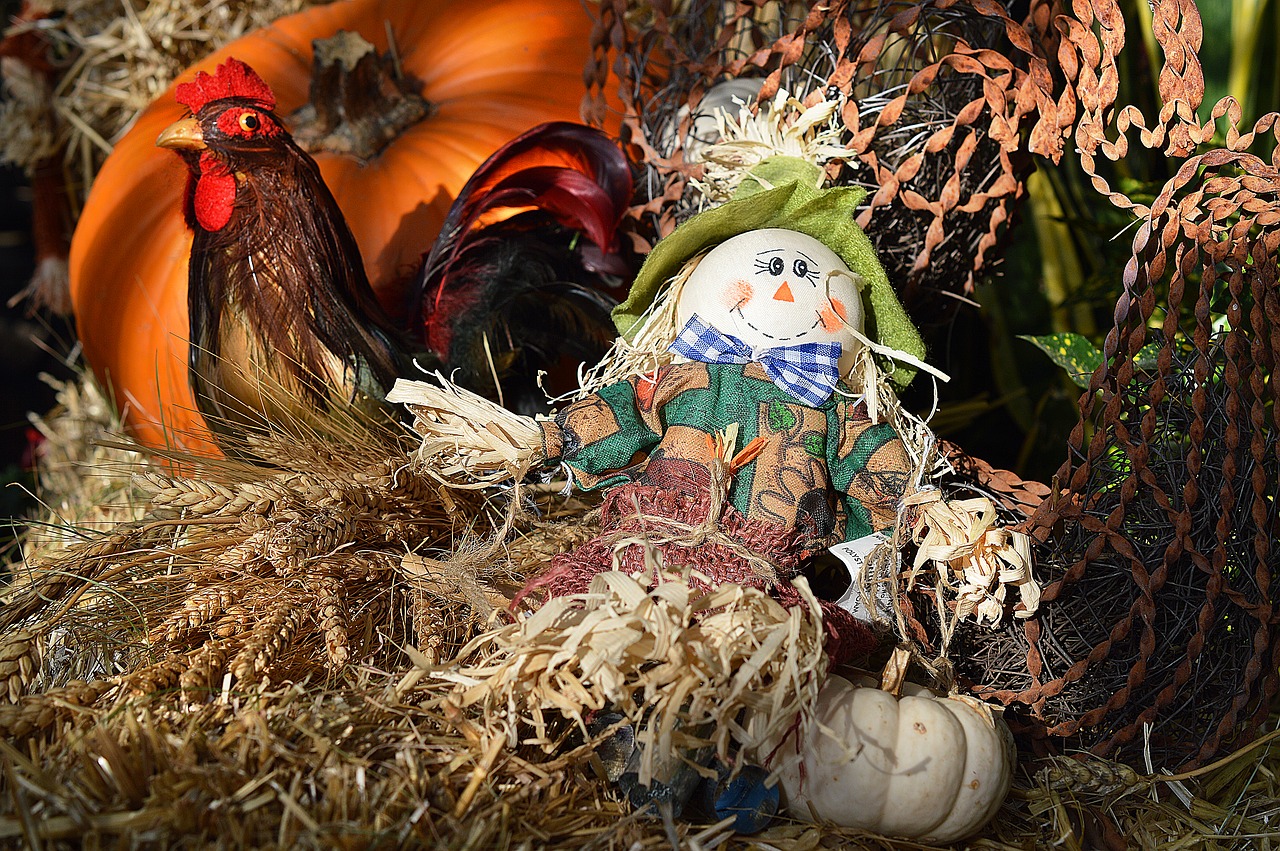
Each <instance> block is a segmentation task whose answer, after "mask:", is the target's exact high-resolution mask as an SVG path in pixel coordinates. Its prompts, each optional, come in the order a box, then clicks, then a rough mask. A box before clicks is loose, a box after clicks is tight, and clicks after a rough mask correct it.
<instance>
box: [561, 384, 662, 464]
mask: <svg viewBox="0 0 1280 851" xmlns="http://www.w3.org/2000/svg"><path fill="white" fill-rule="evenodd" d="M636 380H637V379H631V380H628V381H620V382H618V383H617V384H611V385H609V386H608V387H605V388H604V389H602V390H600V392H598V393H594V394H592V395H590V396H588V397H586V398H585V399H580V400H579V401H577V402H574V403H573V404H572V405H570V406H569V407H567V408H565V409H564V410H563V411H561V412H560V413H558V414H556V416H555V419H553V420H547V421H544V422H542V423H541V426H542V449H543V455H544V457H545V458H546V463H547V464H557V463H563V464H565V465H566V466H568V467H569V468H570V469H571V470H573V472H574V473H575V474H576V476H577V479H578V484H579V485H581V486H582V487H584V488H587V489H591V488H595V487H598V486H599V485H601V484H602V483H604V482H603V478H602V476H603V474H606V473H609V472H612V471H615V470H620V469H622V468H624V467H626V466H628V465H630V464H631V463H632V461H633V459H634V458H635V456H636V455H637V454H639V453H644V452H648V451H649V450H650V449H652V448H653V447H654V446H656V445H657V443H658V440H659V439H660V437H661V435H659V434H658V432H657V431H656V430H655V429H654V428H652V427H650V425H649V424H648V423H646V422H645V418H644V416H643V415H642V414H641V411H640V409H639V406H638V404H637V399H636V387H635V381H636ZM655 425H656V423H655Z"/></svg>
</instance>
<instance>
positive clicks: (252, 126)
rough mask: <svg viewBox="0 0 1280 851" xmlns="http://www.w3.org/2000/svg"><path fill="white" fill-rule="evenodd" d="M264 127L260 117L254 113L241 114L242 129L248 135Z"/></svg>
mask: <svg viewBox="0 0 1280 851" xmlns="http://www.w3.org/2000/svg"><path fill="white" fill-rule="evenodd" d="M261 126H262V122H261V121H259V120H258V116H256V115H254V114H253V113H252V112H243V113H241V114H240V129H241V130H243V131H245V132H246V133H252V132H253V131H255V130H257V129H258V128H259V127H261Z"/></svg>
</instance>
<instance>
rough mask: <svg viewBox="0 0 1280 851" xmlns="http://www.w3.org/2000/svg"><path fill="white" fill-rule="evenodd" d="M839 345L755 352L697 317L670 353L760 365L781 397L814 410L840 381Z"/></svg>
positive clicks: (813, 344)
mask: <svg viewBox="0 0 1280 851" xmlns="http://www.w3.org/2000/svg"><path fill="white" fill-rule="evenodd" d="M840 348H841V347H840V344H839V343H801V344H800V345H798V346H778V347H777V348H775V349H758V348H755V347H753V346H751V345H750V344H748V343H745V342H743V341H742V340H739V339H738V338H737V337H733V336H730V335H729V334H725V333H724V332H722V331H717V330H716V329H715V328H712V327H711V326H710V325H708V324H706V323H705V322H703V321H702V320H701V319H700V318H699V317H698V315H697V314H694V315H693V316H691V317H689V321H688V322H686V323H685V326H684V328H682V329H681V330H680V334H679V336H677V337H676V341H675V342H674V343H672V344H671V351H673V352H675V353H676V354H678V355H680V356H682V357H686V358H688V359H689V360H696V361H701V362H702V363H753V362H754V363H759V364H760V365H761V366H763V367H764V371H765V372H766V373H767V374H768V376H769V378H771V379H772V380H773V383H774V384H776V385H778V389H780V390H782V391H783V392H784V393H789V394H790V395H792V396H794V397H795V398H796V399H799V400H800V401H801V402H803V403H805V404H806V405H809V406H810V407H813V408H816V407H818V406H819V405H821V404H822V403H823V402H825V401H827V400H828V399H830V398H831V394H832V393H833V392H835V389H836V382H838V381H839V380H840V366H839V361H840Z"/></svg>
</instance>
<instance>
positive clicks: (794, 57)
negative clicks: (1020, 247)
mask: <svg viewBox="0 0 1280 851" xmlns="http://www.w3.org/2000/svg"><path fill="white" fill-rule="evenodd" d="M1035 5H1036V6H1037V8H1039V7H1040V6H1046V8H1048V7H1047V5H1046V4H1045V3H1044V2H1043V0H1040V2H1038V3H1037V4H1035ZM672 6H674V7H677V8H678V9H679V12H678V13H675V12H668V11H667V6H666V5H665V4H648V3H638V2H626V0H608V2H606V3H604V4H603V8H602V9H601V13H600V23H599V26H598V27H597V32H596V33H595V35H594V37H593V49H594V55H593V60H592V63H591V65H590V67H589V68H588V71H587V80H588V86H589V89H590V92H591V94H590V104H591V110H592V112H591V114H592V115H603V114H604V113H605V109H606V104H607V103H608V102H609V101H610V100H611V99H612V98H613V97H614V92H613V91H612V89H611V88H610V87H611V85H612V84H613V83H615V82H617V83H618V84H619V85H620V87H619V90H618V91H617V95H618V97H619V99H620V100H621V110H622V116H621V121H622V126H623V135H624V138H625V140H626V142H627V143H628V144H629V145H631V146H633V147H632V150H633V153H634V154H635V155H636V156H637V158H638V159H639V160H640V161H643V162H644V163H645V164H646V165H647V166H648V167H650V168H652V169H654V170H656V172H657V174H658V175H659V178H658V180H659V181H660V183H661V185H660V186H655V187H653V188H652V190H651V191H650V193H649V195H648V200H646V201H643V202H642V203H641V204H638V205H637V207H636V208H634V209H633V210H632V211H631V217H632V219H634V220H643V219H645V218H646V217H650V216H651V217H654V218H655V219H656V220H657V225H656V228H655V229H654V232H653V233H652V234H651V235H640V234H638V235H637V240H638V241H641V242H647V241H650V240H652V239H653V238H660V237H661V236H664V235H665V234H666V233H668V232H670V230H671V229H672V228H674V226H675V225H676V223H677V212H679V211H676V210H674V209H673V205H672V203H671V202H672V201H673V200H674V199H678V198H681V197H682V196H684V194H685V186H686V184H687V182H688V181H689V180H690V179H691V178H696V177H697V176H699V175H700V173H701V166H700V165H698V164H691V163H686V162H685V160H684V152H683V150H682V149H681V147H680V145H679V144H677V145H676V146H675V147H674V148H673V149H671V150H669V151H667V150H665V149H664V150H659V147H661V145H660V143H661V142H662V141H663V139H662V138H660V136H661V133H659V132H658V131H657V130H656V129H655V128H654V127H653V126H649V124H648V123H647V122H648V118H649V116H650V110H651V108H652V103H651V102H652V99H653V98H654V97H655V95H656V94H657V93H658V91H659V89H660V88H661V86H662V85H663V82H662V80H661V79H660V75H661V72H662V70H663V69H667V70H669V73H670V74H671V75H676V74H677V73H678V74H680V75H683V76H681V79H682V80H688V81H689V82H688V83H687V86H688V88H687V92H685V93H684V95H685V96H686V97H687V105H688V106H689V107H695V108H696V106H697V104H698V102H699V101H700V100H701V98H702V96H703V94H704V93H705V91H706V90H707V88H709V86H710V85H711V84H712V83H714V82H715V81H717V80H719V79H722V78H724V77H738V76H742V75H750V76H757V75H762V79H763V87H762V89H761V93H760V97H761V99H762V100H763V99H767V98H770V97H772V95H773V94H774V93H776V92H777V90H778V88H779V87H780V86H781V85H783V84H784V82H785V81H786V80H788V79H792V80H793V81H794V80H800V79H802V80H805V81H808V82H809V83H810V84H811V85H810V86H809V87H808V88H809V90H810V97H811V98H814V99H816V98H820V97H821V96H822V94H823V91H830V90H831V89H833V88H834V89H839V90H840V91H841V92H842V93H843V94H844V95H846V96H848V98H849V100H848V105H847V106H846V108H845V109H844V112H843V115H842V117H843V119H844V123H845V125H846V127H847V128H848V134H849V138H848V140H847V145H848V147H849V148H850V149H851V150H852V151H853V152H854V155H855V160H854V162H855V164H856V169H855V170H856V172H857V176H856V180H857V181H858V182H862V183H867V184H874V186H876V187H877V188H876V190H875V191H874V193H873V194H872V195H871V196H870V197H869V198H868V200H867V202H866V204H867V206H866V207H865V208H864V210H863V211H862V213H861V215H860V217H859V223H860V224H862V225H863V226H864V227H865V228H868V229H869V230H871V229H874V228H875V226H876V223H877V222H878V221H879V220H884V221H886V222H887V221H891V220H893V217H895V216H896V217H901V216H902V215H903V214H904V213H905V214H911V215H918V216H921V217H922V242H921V243H920V244H919V245H918V246H912V250H911V254H910V258H909V261H908V268H907V269H905V270H904V271H905V272H906V277H907V280H906V281H904V282H903V283H904V286H905V288H906V289H907V290H908V291H909V290H910V288H911V286H913V282H914V281H915V280H917V279H919V278H920V276H921V275H922V274H923V273H924V272H926V271H927V270H929V269H930V267H931V264H932V263H933V262H934V261H935V256H936V252H937V250H938V249H939V248H940V247H941V246H943V245H945V244H947V242H948V239H949V238H951V239H954V238H955V233H956V232H957V231H961V232H962V236H961V238H962V239H964V240H966V241H967V240H968V239H970V238H969V237H968V236H967V232H969V231H976V234H975V236H974V237H972V241H973V242H972V247H971V250H970V251H969V256H968V257H967V258H966V259H967V263H968V265H969V266H970V267H971V268H970V269H969V272H968V274H967V276H965V277H964V278H962V279H961V281H960V286H959V287H958V289H959V291H962V292H972V290H973V286H974V281H975V277H976V276H977V274H978V273H979V272H980V271H981V270H982V269H983V268H984V266H985V264H986V262H987V259H988V256H989V253H990V251H991V249H992V248H993V247H994V246H995V245H996V244H997V240H998V237H999V234H1000V232H1001V231H1002V229H1003V227H1004V225H1005V223H1006V221H1007V219H1008V216H1009V213H1010V210H1011V205H1012V204H1013V203H1014V202H1015V201H1016V200H1017V199H1018V198H1019V197H1021V195H1022V193H1023V177H1024V175H1025V171H1026V162H1025V159H1024V160H1022V161H1019V160H1018V159H1017V157H1018V155H1019V154H1020V153H1022V152H1024V151H1026V150H1028V149H1029V150H1031V151H1033V152H1036V153H1039V154H1042V155H1044V156H1047V157H1050V158H1051V159H1054V160H1057V159H1058V158H1059V157H1060V156H1061V154H1062V149H1063V143H1064V134H1065V132H1066V131H1067V129H1068V128H1069V127H1070V126H1071V122H1072V120H1073V118H1074V111H1072V113H1071V115H1070V116H1068V115H1067V114H1066V113H1065V112H1064V111H1063V109H1064V107H1063V106H1062V105H1060V104H1059V103H1058V101H1057V100H1056V99H1055V96H1054V83H1053V73H1052V69H1051V59H1050V57H1049V56H1048V55H1046V54H1045V53H1044V51H1043V50H1042V49H1041V44H1040V41H1041V40H1040V39H1039V38H1038V37H1036V36H1035V33H1036V30H1035V29H1034V27H1035V26H1039V25H1035V24H1025V25H1024V24H1020V23H1018V22H1016V21H1014V20H1013V19H1011V18H1010V17H1009V16H1008V14H1007V12H1006V10H1005V6H1004V5H1003V4H1001V3H999V2H995V0H926V2H901V0H878V2H877V0H861V2H855V0H835V1H834V2H831V3H823V4H818V3H804V4H796V3H785V2H784V3H778V2H774V3H772V4H770V3H766V2H762V0H761V1H758V2H744V3H733V2H724V3H722V2H718V0H717V2H711V0H701V2H699V0H687V2H683V3H673V4H672ZM770 6H774V7H778V8H779V9H781V10H782V12H781V14H784V15H785V14H788V13H792V14H794V21H795V23H794V25H793V26H790V27H789V28H788V29H787V31H786V32H784V33H780V34H778V33H774V34H772V35H766V31H765V30H764V29H763V28H762V25H761V24H760V23H759V21H758V20H757V17H759V16H761V15H762V14H763V13H762V10H763V9H765V8H766V7H770ZM797 6H799V7H800V9H799V11H793V7H797ZM708 16H714V17H715V18H716V21H715V26H714V28H713V29H712V30H710V31H703V30H702V29H699V27H705V26H706V24H705V21H704V22H703V23H702V24H699V23H696V22H697V21H701V20H703V19H704V18H707V17H708ZM1040 17H1041V18H1043V17H1044V15H1043V14H1041V15H1040ZM955 21H965V22H968V24H966V25H969V26H974V27H977V26H988V27H989V28H990V29H992V30H995V31H999V32H1001V33H1003V34H1004V36H1005V37H1006V38H1007V39H1008V41H1009V43H1010V45H1012V47H1011V49H1009V50H1006V51H1004V52H1002V51H999V50H995V49H991V48H990V47H988V46H984V45H981V44H971V43H970V42H968V41H966V39H965V38H964V36H963V34H961V35H958V36H957V35H955V34H954V33H952V32H951V31H947V32H946V33H944V35H946V36H947V38H948V39H953V40H954V43H948V44H946V45H943V44H941V43H940V41H939V43H938V44H932V43H930V44H929V45H928V46H927V49H925V50H922V51H921V56H922V57H923V56H924V55H925V54H929V55H928V58H927V59H926V58H918V57H916V55H915V54H910V55H909V56H907V58H906V60H903V58H902V56H901V55H900V54H901V52H902V51H903V49H904V48H903V45H904V44H910V45H916V44H922V43H924V42H927V41H928V39H929V38H930V34H931V33H932V32H933V29H932V28H933V27H935V26H939V25H940V24H939V22H943V23H945V22H955ZM773 35H776V37H772V36H773ZM939 39H941V36H940V37H939ZM762 40H763V43H761V42H762ZM734 46H737V48H736V49H733V48H734ZM744 46H746V47H744ZM817 46H821V47H822V48H823V49H822V50H817V49H816V48H817ZM815 56H816V57H817V58H815ZM819 60H821V61H819ZM908 60H909V62H908V64H907V65H903V66H902V67H899V65H898V64H895V63H898V62H906V61H908ZM824 63H825V64H824ZM911 63H914V64H911ZM888 70H892V71H893V75H892V76H891V81H892V82H893V84H894V85H893V86H892V87H891V88H892V91H890V92H888V93H883V92H871V93H870V94H875V95H876V96H875V97H874V98H871V99H872V100H874V101H875V104H874V105H867V103H866V96H867V95H868V94H869V92H868V84H867V81H868V80H877V81H878V80H879V77H877V76H876V75H877V74H880V75H884V74H886V73H887V71H888ZM789 75H790V76H789ZM957 82H960V83H963V84H964V85H965V86H971V87H972V88H973V89H974V95H973V96H971V98H970V100H969V101H968V102H967V103H964V102H961V103H958V104H956V105H955V108H954V115H952V116H950V117H949V118H948V119H947V120H945V122H943V123H941V124H939V125H936V126H935V125H933V124H930V125H928V126H927V127H926V128H925V129H926V131H927V133H925V135H926V136H927V138H923V137H922V138H921V139H920V140H918V144H916V145H915V146H914V147H913V148H912V151H911V152H910V153H909V154H906V155H903V156H901V157H898V156H890V154H892V153H893V152H891V151H885V150H881V148H882V147H883V146H884V145H885V144H887V142H886V140H888V139H889V138H890V136H891V134H893V133H894V132H895V131H896V132H902V131H903V129H904V128H908V129H909V128H910V127H911V126H913V125H912V123H911V122H912V121H913V119H912V117H911V116H912V106H913V104H915V103H916V102H917V101H919V99H920V98H921V97H923V96H926V95H936V94H937V93H938V92H939V91H942V90H944V89H945V88H946V87H947V86H951V87H952V88H955V85H954V84H956V83H957ZM793 85H794V82H793ZM890 95H892V96H890ZM860 97H861V98H862V99H861V101H860ZM1068 105H1070V104H1068ZM1071 106H1072V109H1073V108H1074V107H1073V105H1071ZM688 122H689V118H688V115H687V113H686V114H685V115H684V118H683V119H682V121H681V123H680V124H679V125H678V127H677V128H676V130H677V132H676V133H675V134H674V135H677V136H682V135H683V133H684V132H685V131H686V130H687V128H688ZM1024 137H1026V138H1025V139H1024ZM1028 140H1029V142H1028ZM895 147H897V146H896V145H895ZM975 155H977V156H976V158H975ZM988 160H991V161H992V162H988ZM926 164H928V165H929V169H930V170H931V171H930V174H929V175H928V176H926V174H925V173H924V171H923V170H922V169H924V167H925V166H926ZM938 169H943V170H944V175H943V176H942V177H940V178H934V177H933V176H932V175H933V173H934V172H936V171H937V170H938ZM839 178H840V179H842V180H844V179H854V178H853V175H851V174H842V175H839ZM642 247H643V246H642ZM944 262H952V263H954V260H953V259H952V260H946V259H944ZM907 297H908V299H909V298H910V292H908V293H907Z"/></svg>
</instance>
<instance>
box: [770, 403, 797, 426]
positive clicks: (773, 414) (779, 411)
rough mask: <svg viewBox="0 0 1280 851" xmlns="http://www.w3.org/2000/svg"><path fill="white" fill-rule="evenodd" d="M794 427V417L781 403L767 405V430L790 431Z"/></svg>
mask: <svg viewBox="0 0 1280 851" xmlns="http://www.w3.org/2000/svg"><path fill="white" fill-rule="evenodd" d="M795 427H796V415H795V414H793V413H792V412H791V409H790V408H788V407H787V406H786V405H784V404H783V403H782V402H770V403H769V428H771V429H773V430H774V431H791V429H793V428H795Z"/></svg>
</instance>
